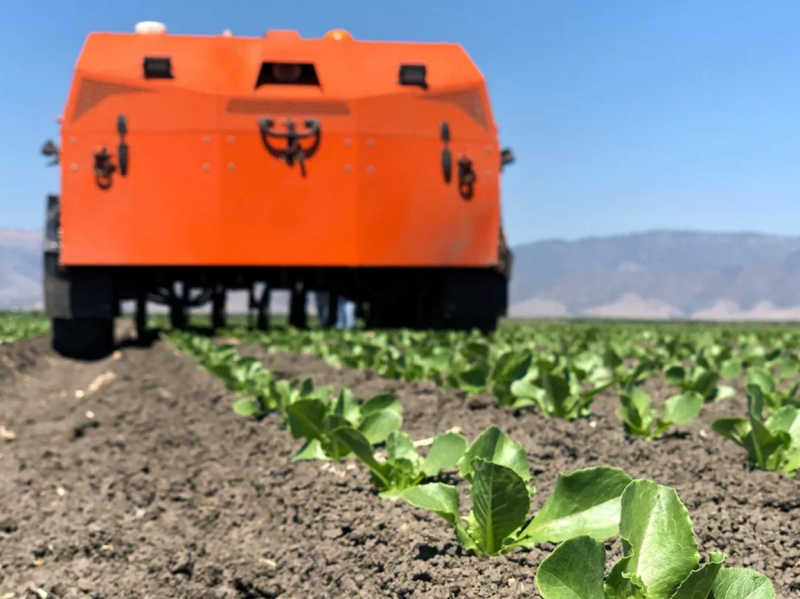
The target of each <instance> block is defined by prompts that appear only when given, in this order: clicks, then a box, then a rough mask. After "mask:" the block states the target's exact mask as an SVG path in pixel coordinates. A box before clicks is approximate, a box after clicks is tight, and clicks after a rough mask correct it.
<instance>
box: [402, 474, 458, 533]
mask: <svg viewBox="0 0 800 599" xmlns="http://www.w3.org/2000/svg"><path fill="white" fill-rule="evenodd" d="M402 497H403V499H404V500H405V501H407V502H408V503H410V504H411V505H413V506H414V507H418V508H421V509H423V510H430V511H431V512H434V513H436V514H437V515H439V516H441V517H442V518H444V519H445V520H447V521H448V522H449V523H450V524H451V525H453V526H455V525H456V523H457V521H458V507H459V500H458V489H456V488H455V487H453V486H451V485H445V484H442V483H428V484H426V485H419V486H417V487H411V488H410V489H406V490H405V491H403V495H402Z"/></svg>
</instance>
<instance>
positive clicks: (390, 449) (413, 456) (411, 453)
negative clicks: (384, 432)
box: [386, 431, 419, 462]
mask: <svg viewBox="0 0 800 599" xmlns="http://www.w3.org/2000/svg"><path fill="white" fill-rule="evenodd" d="M386 454H387V456H388V457H389V460H408V461H410V462H416V461H417V460H418V459H419V455H418V454H417V449H416V448H415V447H414V441H412V440H411V437H409V436H408V435H407V434H406V433H403V432H400V431H394V432H392V433H391V434H390V435H389V437H388V438H387V439H386Z"/></svg>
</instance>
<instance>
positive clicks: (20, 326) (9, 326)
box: [0, 312, 50, 345]
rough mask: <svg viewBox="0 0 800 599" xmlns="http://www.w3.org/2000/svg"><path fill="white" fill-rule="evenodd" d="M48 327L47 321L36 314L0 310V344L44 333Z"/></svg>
mask: <svg viewBox="0 0 800 599" xmlns="http://www.w3.org/2000/svg"><path fill="white" fill-rule="evenodd" d="M49 328H50V324H49V322H48V321H47V320H46V319H44V318H42V317H41V316H39V315H37V314H31V313H27V312H0V345H3V344H4V343H12V342H14V341H19V340H20V339H25V338H28V337H36V336H37V335H44V334H45V333H46V332H47V331H48V330H49Z"/></svg>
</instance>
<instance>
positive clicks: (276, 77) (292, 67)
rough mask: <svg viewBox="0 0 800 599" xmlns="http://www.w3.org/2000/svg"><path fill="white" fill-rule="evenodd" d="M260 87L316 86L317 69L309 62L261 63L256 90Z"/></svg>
mask: <svg viewBox="0 0 800 599" xmlns="http://www.w3.org/2000/svg"><path fill="white" fill-rule="evenodd" d="M262 85H316V86H319V77H318V76H317V69H316V68H315V67H314V65H313V64H311V63H309V62H262V63H261V70H260V71H259V73H258V79H257V80H256V89H258V88H259V87H261V86H262Z"/></svg>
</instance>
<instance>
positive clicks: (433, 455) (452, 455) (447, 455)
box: [422, 433, 467, 477]
mask: <svg viewBox="0 0 800 599" xmlns="http://www.w3.org/2000/svg"><path fill="white" fill-rule="evenodd" d="M466 451H467V438H466V437H464V435H460V434H458V433H442V434H440V435H436V437H434V439H433V443H432V444H431V449H430V451H429V452H428V455H427V457H426V458H425V459H424V460H423V462H422V472H423V473H424V474H425V476H428V477H430V476H436V475H437V474H439V472H441V471H442V470H447V469H448V468H453V467H454V466H455V465H456V464H458V461H459V460H460V459H461V457H462V456H463V455H464V453H465V452H466Z"/></svg>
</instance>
